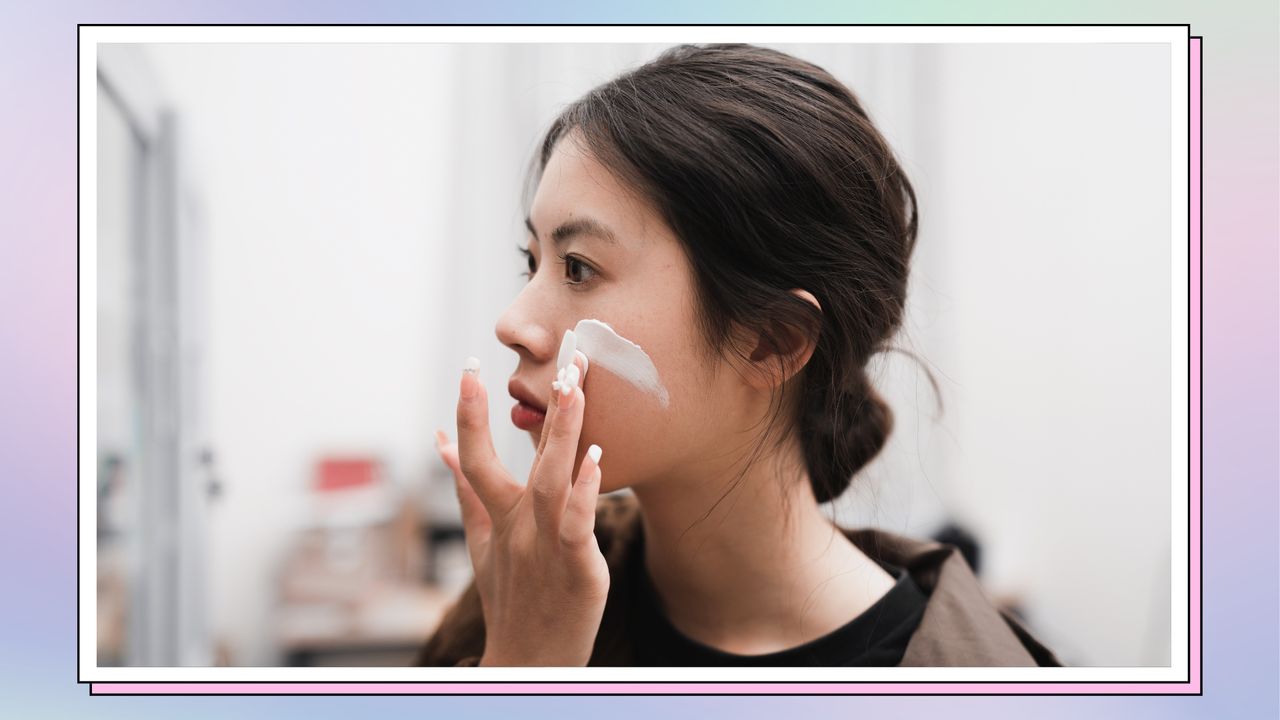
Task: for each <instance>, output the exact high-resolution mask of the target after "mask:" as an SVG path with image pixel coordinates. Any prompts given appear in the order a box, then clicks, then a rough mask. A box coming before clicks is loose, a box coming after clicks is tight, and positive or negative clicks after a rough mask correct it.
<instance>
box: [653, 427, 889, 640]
mask: <svg viewBox="0 0 1280 720" xmlns="http://www.w3.org/2000/svg"><path fill="white" fill-rule="evenodd" d="M788 449H789V455H790V457H791V458H795V457H798V452H799V448H798V447H797V446H788ZM790 465H791V467H798V466H799V464H798V463H796V462H795V461H794V459H793V460H792V462H791V463H790ZM778 468H779V464H778V463H777V462H776V458H769V457H762V458H759V459H758V460H757V462H756V463H755V464H754V465H753V467H752V468H751V470H750V471H749V472H747V473H746V474H745V475H743V476H742V478H741V479H740V480H739V481H738V482H737V484H736V485H733V487H732V488H730V485H731V484H732V481H733V479H734V477H735V475H736V474H737V470H738V467H737V466H735V467H733V468H732V469H731V468H727V467H701V468H697V469H696V470H695V472H694V473H692V474H689V475H687V476H683V477H680V478H664V479H663V480H662V481H661V483H652V484H646V485H641V486H636V487H634V488H633V492H635V495H636V499H637V501H638V502H639V504H640V507H641V522H642V530H643V532H644V548H645V557H644V561H645V568H646V570H647V572H648V574H649V577H650V579H651V580H652V582H653V585H654V588H655V589H656V591H657V593H658V596H659V598H661V601H662V604H663V612H664V613H665V614H666V616H667V618H668V619H669V620H670V621H671V623H672V624H673V625H674V626H675V627H676V628H677V629H679V630H680V631H681V632H683V633H684V634H685V635H687V636H689V637H691V638H692V639H694V640H697V641H699V642H702V643H703V644H706V645H710V646H712V647H716V648H718V649H721V650H724V651H726V652H732V653H738V654H744V655H758V654H764V653H769V652H776V651H778V650H784V649H786V648H789V647H794V646H796V645H800V644H803V643H805V642H808V641H810V640H813V639H815V638H818V637H821V636H823V635H825V634H827V633H829V632H831V631H832V630H835V629H836V628H838V627H840V626H841V625H844V624H845V623H847V622H849V621H850V620H852V619H853V618H854V617H856V616H857V615H859V614H860V613H861V612H862V611H863V610H865V609H866V608H868V607H870V606H871V604H873V603H874V602H875V601H876V600H878V599H879V598H880V597H881V596H883V595H884V593H886V592H888V590H889V588H891V587H892V586H893V578H892V577H891V576H890V575H889V574H888V573H886V572H885V571H884V570H883V569H882V568H881V567H880V566H879V565H878V564H876V563H875V562H874V561H873V560H871V559H870V558H868V557H867V556H866V555H864V554H863V553H862V552H861V551H860V550H858V549H857V547H855V546H854V545H853V543H852V542H850V541H849V540H848V538H846V537H845V536H844V534H843V533H841V532H840V530H839V528H837V527H836V526H835V525H834V524H833V523H832V522H831V521H830V520H829V519H828V518H827V517H826V516H825V515H823V514H822V512H821V510H820V509H819V507H818V504H817V502H816V499H815V497H814V495H813V491H812V489H811V488H810V485H809V479H808V477H807V476H806V475H805V474H804V473H803V471H794V472H791V473H780V472H779V470H778ZM717 501H718V502H717Z"/></svg>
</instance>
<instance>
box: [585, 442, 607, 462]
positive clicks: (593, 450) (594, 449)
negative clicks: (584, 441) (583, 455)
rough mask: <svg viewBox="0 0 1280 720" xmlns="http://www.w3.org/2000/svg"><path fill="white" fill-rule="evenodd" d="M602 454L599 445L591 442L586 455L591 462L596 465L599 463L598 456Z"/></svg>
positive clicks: (602, 451)
mask: <svg viewBox="0 0 1280 720" xmlns="http://www.w3.org/2000/svg"><path fill="white" fill-rule="evenodd" d="M603 454H604V450H601V449H600V446H599V445H595V444H593V445H592V446H591V447H589V448H587V455H588V456H589V457H590V458H591V462H593V463H595V464H597V465H599V464H600V456H601V455H603Z"/></svg>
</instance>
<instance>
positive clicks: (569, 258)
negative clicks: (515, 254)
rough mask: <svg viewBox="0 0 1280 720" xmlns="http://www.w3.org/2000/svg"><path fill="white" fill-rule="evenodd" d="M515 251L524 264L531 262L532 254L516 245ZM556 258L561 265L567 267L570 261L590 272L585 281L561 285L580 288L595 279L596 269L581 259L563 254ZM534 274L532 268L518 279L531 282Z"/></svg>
mask: <svg viewBox="0 0 1280 720" xmlns="http://www.w3.org/2000/svg"><path fill="white" fill-rule="evenodd" d="M516 250H519V251H520V254H521V255H524V257H525V261H526V262H530V261H532V260H533V253H532V252H531V251H530V250H529V249H528V248H526V247H523V246H520V245H516ZM556 257H558V258H560V264H561V265H568V264H569V262H570V261H573V262H575V263H577V264H579V265H581V266H582V267H584V268H586V269H587V270H590V271H591V273H592V275H591V278H589V279H587V280H581V281H578V282H573V281H572V280H565V281H563V284H565V285H568V286H570V287H582V286H583V285H587V284H589V283H590V282H591V281H592V280H593V279H594V278H595V275H596V269H595V268H593V267H591V266H590V265H588V264H587V263H585V262H583V261H582V259H581V258H579V257H577V256H576V255H567V254H565V253H557V255H556ZM534 272H537V268H534V269H533V270H532V271H530V270H526V271H525V272H522V273H520V277H523V278H525V279H530V280H531V279H533V273H534Z"/></svg>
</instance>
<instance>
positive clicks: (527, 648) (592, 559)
mask: <svg viewBox="0 0 1280 720" xmlns="http://www.w3.org/2000/svg"><path fill="white" fill-rule="evenodd" d="M574 364H575V365H576V366H577V370H578V374H579V376H581V371H582V369H583V363H582V358H581V357H579V358H576V359H575V361H574ZM584 380H585V378H584ZM585 405H586V395H585V394H584V393H583V390H582V388H581V387H578V386H576V385H575V386H574V387H573V389H572V391H571V392H570V393H569V394H568V395H567V396H565V395H562V394H561V393H560V392H555V393H554V397H553V398H552V400H551V402H550V403H549V404H548V406H547V417H546V420H545V421H543V426H542V437H541V439H540V441H539V443H538V450H537V453H536V454H535V456H534V459H533V468H532V470H531V471H530V473H529V481H528V483H527V484H526V485H521V484H520V483H518V482H516V480H515V479H514V478H513V477H511V474H510V473H508V472H507V470H506V468H504V467H503V466H502V463H501V462H500V461H499V460H498V457H497V454H496V453H495V452H494V449H493V439H492V437H491V436H490V434H489V401H488V394H487V393H486V391H485V388H484V385H483V384H482V383H481V382H480V378H479V373H478V372H475V373H472V372H464V373H463V377H462V383H461V387H460V392H459V397H458V444H457V445H454V444H451V443H449V441H448V437H447V436H446V435H445V434H444V433H443V432H440V431H437V433H436V440H437V446H438V448H439V451H440V456H441V457H442V458H443V459H444V461H445V463H446V464H447V465H448V466H449V467H450V468H451V469H452V470H453V476H454V482H455V485H456V488H457V491H458V502H459V504H460V505H461V506H462V522H463V526H464V529H465V532H466V538H467V551H468V553H469V554H470V555H471V564H472V567H473V568H474V569H475V575H476V587H477V590H479V593H480V602H481V606H482V608H483V611H484V621H485V650H484V656H483V657H482V658H481V661H480V664H481V665H556V666H584V665H586V664H587V660H589V659H590V657H591V650H592V647H593V646H594V644H595V637H596V632H597V631H598V630H599V629H600V618H601V617H602V615H603V614H604V603H605V598H606V596H607V595H608V592H609V568H608V565H607V563H606V562H605V559H604V556H603V555H602V554H601V553H600V548H599V546H598V545H597V544H596V536H595V517H596V514H595V511H596V498H597V496H598V495H599V490H600V468H599V465H598V460H599V452H598V451H599V448H598V447H596V446H594V445H593V446H592V447H591V450H592V451H596V455H597V457H596V458H595V459H593V458H592V457H591V454H592V453H591V452H588V453H587V454H586V455H585V456H584V457H583V458H582V461H581V466H580V467H579V470H578V475H577V479H576V481H574V482H572V483H570V478H571V476H572V474H573V468H574V464H575V460H576V456H577V449H578V439H579V435H580V434H581V431H582V417H583V408H584V407H585Z"/></svg>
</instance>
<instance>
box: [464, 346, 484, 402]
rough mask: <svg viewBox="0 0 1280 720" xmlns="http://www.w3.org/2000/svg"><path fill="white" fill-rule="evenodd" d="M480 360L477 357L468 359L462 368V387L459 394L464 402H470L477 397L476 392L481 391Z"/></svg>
mask: <svg viewBox="0 0 1280 720" xmlns="http://www.w3.org/2000/svg"><path fill="white" fill-rule="evenodd" d="M479 376H480V359H479V358H477V357H474V356H473V357H469V358H467V363H466V365H464V366H463V368H462V386H461V388H460V390H459V394H460V395H461V396H462V399H463V400H470V399H471V398H473V397H475V396H476V392H478V391H479V389H480V377H479Z"/></svg>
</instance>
